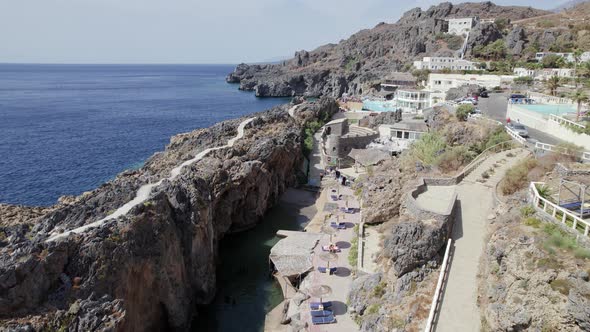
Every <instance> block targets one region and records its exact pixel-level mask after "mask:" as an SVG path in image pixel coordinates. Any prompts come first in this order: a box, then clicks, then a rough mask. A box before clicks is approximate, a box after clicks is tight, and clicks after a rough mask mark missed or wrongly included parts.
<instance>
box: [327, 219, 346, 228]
mask: <svg viewBox="0 0 590 332" xmlns="http://www.w3.org/2000/svg"><path fill="white" fill-rule="evenodd" d="M330 226H332V227H334V228H338V229H346V223H343V222H339V223H336V222H334V221H333V222H331V223H330Z"/></svg>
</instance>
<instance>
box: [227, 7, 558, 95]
mask: <svg viewBox="0 0 590 332" xmlns="http://www.w3.org/2000/svg"><path fill="white" fill-rule="evenodd" d="M547 13H548V12H545V11H542V10H536V9H532V8H530V7H515V6H511V7H507V6H497V5H494V4H493V3H491V2H484V3H464V4H458V5H453V4H451V3H442V4H440V5H437V6H433V7H431V8H429V9H428V10H426V11H424V10H421V9H420V8H416V9H412V10H410V11H408V12H407V13H405V14H404V15H403V16H402V18H401V19H400V20H399V21H398V22H397V23H394V24H387V23H379V24H378V25H377V26H375V27H374V28H372V29H366V30H362V31H359V32H358V33H356V34H354V35H352V36H351V37H350V38H348V39H346V40H344V41H341V42H340V43H338V44H328V45H324V46H321V47H318V48H317V49H315V50H313V51H299V52H296V53H295V57H294V58H293V59H290V60H288V61H285V62H283V63H281V64H268V65H247V64H241V65H239V66H237V67H236V69H235V71H234V72H233V73H231V74H229V75H228V77H227V82H229V83H239V84H240V89H242V90H251V91H255V92H256V95H257V96H261V97H272V96H295V95H305V96H320V95H327V96H333V97H338V96H340V95H341V94H342V93H344V92H347V93H350V94H357V95H360V94H363V92H367V91H368V90H369V89H371V88H372V87H374V86H375V84H377V83H379V82H380V81H381V80H383V79H386V78H388V75H390V74H391V73H392V72H394V71H401V70H407V69H408V65H410V64H411V61H412V60H417V59H421V57H423V56H437V55H438V56H452V55H454V54H456V50H454V49H452V48H453V47H450V46H449V45H448V44H447V42H446V41H445V39H444V38H442V37H444V32H445V31H446V30H445V22H444V19H446V18H453V17H472V16H479V17H480V18H482V19H486V18H487V19H495V18H505V19H508V20H519V19H524V18H529V17H535V16H539V15H543V14H547ZM519 31H520V30H515V31H514V32H511V33H510V34H508V36H504V32H503V31H502V30H501V29H500V27H498V26H497V25H496V24H495V23H484V22H482V23H479V24H478V25H477V26H476V27H475V28H474V29H473V32H472V33H471V34H470V35H469V40H468V43H467V44H468V49H467V53H468V54H470V53H471V50H472V49H473V48H474V47H476V46H477V45H486V44H488V43H491V42H494V41H496V40H497V39H502V38H505V39H506V40H507V41H508V42H507V44H508V47H509V52H511V53H513V54H518V53H519V52H518V50H522V49H523V48H524V47H526V46H527V45H528V44H531V43H538V42H539V40H541V43H540V44H541V45H545V44H547V45H549V44H550V42H549V41H547V42H544V40H545V37H546V38H549V39H550V38H551V37H552V36H554V33H553V32H551V33H548V34H546V35H545V34H540V35H538V36H536V37H535V38H528V37H527V35H526V33H525V31H524V30H523V31H522V32H519ZM547 47H549V46H547Z"/></svg>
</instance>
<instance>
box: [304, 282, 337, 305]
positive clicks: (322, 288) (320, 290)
mask: <svg viewBox="0 0 590 332" xmlns="http://www.w3.org/2000/svg"><path fill="white" fill-rule="evenodd" d="M330 294H332V287H330V286H328V285H317V286H311V287H309V288H308V289H307V295H309V296H311V297H317V298H319V299H320V302H322V297H324V296H327V295H330Z"/></svg>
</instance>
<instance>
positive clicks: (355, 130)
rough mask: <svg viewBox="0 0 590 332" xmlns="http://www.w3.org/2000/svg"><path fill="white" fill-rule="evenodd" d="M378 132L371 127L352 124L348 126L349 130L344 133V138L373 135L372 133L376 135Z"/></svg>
mask: <svg viewBox="0 0 590 332" xmlns="http://www.w3.org/2000/svg"><path fill="white" fill-rule="evenodd" d="M376 134H377V132H376V131H374V130H372V129H370V128H365V127H359V126H356V125H350V126H349V127H348V132H347V133H346V134H344V135H342V137H343V138H348V137H364V136H371V135H376Z"/></svg>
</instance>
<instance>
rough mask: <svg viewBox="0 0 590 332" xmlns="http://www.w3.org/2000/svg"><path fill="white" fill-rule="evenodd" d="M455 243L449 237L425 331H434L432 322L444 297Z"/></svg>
mask: <svg viewBox="0 0 590 332" xmlns="http://www.w3.org/2000/svg"><path fill="white" fill-rule="evenodd" d="M452 243H453V240H452V239H449V242H447V249H446V250H445V256H444V258H443V261H442V265H441V267H440V274H439V275H438V281H437V282H436V289H435V290H434V295H433V296H432V303H431V304H430V313H429V314H428V320H427V321H426V327H425V328H424V332H431V331H432V324H433V323H434V317H435V315H436V313H437V311H438V307H439V304H440V300H441V297H442V287H443V283H444V281H445V279H446V276H447V273H448V272H449V255H450V252H451V244H452Z"/></svg>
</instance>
